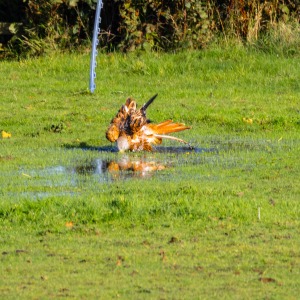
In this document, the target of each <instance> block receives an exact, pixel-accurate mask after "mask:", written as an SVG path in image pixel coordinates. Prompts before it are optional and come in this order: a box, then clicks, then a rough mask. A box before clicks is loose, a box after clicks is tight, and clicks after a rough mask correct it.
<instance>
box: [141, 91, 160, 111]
mask: <svg viewBox="0 0 300 300" xmlns="http://www.w3.org/2000/svg"><path fill="white" fill-rule="evenodd" d="M157 95H158V94H155V95H154V96H153V97H151V98H150V99H149V100H148V101H147V102H146V103H145V104H144V105H143V106H142V107H141V111H142V112H143V113H144V112H145V111H146V109H147V108H148V106H149V105H150V104H151V103H152V102H153V101H154V99H155V98H156V97H157Z"/></svg>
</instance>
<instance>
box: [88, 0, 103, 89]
mask: <svg viewBox="0 0 300 300" xmlns="http://www.w3.org/2000/svg"><path fill="white" fill-rule="evenodd" d="M102 7H103V4H102V0H98V2H97V7H96V14H95V21H94V31H93V41H92V52H91V62H90V86H89V88H90V92H91V93H93V92H94V91H95V88H96V84H95V78H96V71H95V69H96V66H97V62H96V57H97V54H98V51H97V46H98V44H99V40H98V35H99V33H100V23H101V16H100V13H101V8H102Z"/></svg>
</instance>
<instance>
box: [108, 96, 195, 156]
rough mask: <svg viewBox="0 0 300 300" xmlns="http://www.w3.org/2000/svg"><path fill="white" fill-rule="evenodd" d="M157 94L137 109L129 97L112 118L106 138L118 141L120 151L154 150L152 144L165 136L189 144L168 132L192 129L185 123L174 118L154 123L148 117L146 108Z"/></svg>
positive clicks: (159, 141) (160, 141)
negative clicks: (176, 121)
mask: <svg viewBox="0 0 300 300" xmlns="http://www.w3.org/2000/svg"><path fill="white" fill-rule="evenodd" d="M156 96H157V94H156V95H154V96H153V97H152V98H151V99H150V100H149V101H147V102H146V103H145V104H144V105H143V106H142V107H141V108H140V109H137V105H136V102H135V101H134V100H133V99H132V98H128V99H127V100H126V102H125V105H122V107H121V108H120V109H119V111H118V113H117V115H116V116H115V117H114V118H113V119H112V120H111V122H110V125H109V127H108V129H107V131H106V138H107V139H108V140H109V141H110V142H117V147H118V150H119V151H126V150H130V151H142V150H146V151H152V146H151V145H152V144H154V145H157V144H161V143H162V139H163V138H165V139H172V140H176V141H178V142H181V143H185V144H188V143H187V142H185V141H184V140H182V139H179V138H176V137H173V136H169V135H168V134H170V133H173V132H179V131H182V130H186V129H190V127H188V126H185V125H184V124H183V123H174V122H173V121H172V120H167V121H164V122H161V123H159V124H152V123H150V120H149V119H147V116H146V109H147V108H148V106H149V105H150V104H151V103H152V102H153V100H154V99H155V98H156Z"/></svg>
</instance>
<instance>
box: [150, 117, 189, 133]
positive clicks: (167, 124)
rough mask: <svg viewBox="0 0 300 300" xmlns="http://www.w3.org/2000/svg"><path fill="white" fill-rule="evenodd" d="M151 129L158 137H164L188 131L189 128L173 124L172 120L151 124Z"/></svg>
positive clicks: (180, 124) (181, 124)
mask: <svg viewBox="0 0 300 300" xmlns="http://www.w3.org/2000/svg"><path fill="white" fill-rule="evenodd" d="M149 126H151V129H152V130H153V131H154V132H155V134H158V135H165V134H169V133H173V132H179V131H183V130H187V129H190V128H191V127H189V126H186V125H184V124H183V123H174V122H173V121H172V120H167V121H164V122H161V123H159V124H153V125H152V124H151V125H149Z"/></svg>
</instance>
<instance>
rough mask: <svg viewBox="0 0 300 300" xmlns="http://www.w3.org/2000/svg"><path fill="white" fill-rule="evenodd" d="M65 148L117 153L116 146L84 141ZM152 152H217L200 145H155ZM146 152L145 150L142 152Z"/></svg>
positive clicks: (65, 145) (215, 149)
mask: <svg viewBox="0 0 300 300" xmlns="http://www.w3.org/2000/svg"><path fill="white" fill-rule="evenodd" d="M63 147H64V148H66V149H81V150H89V151H98V152H107V153H117V152H118V149H117V147H115V146H113V145H107V146H101V147H95V146H92V145H89V144H88V143H86V142H81V143H80V144H77V145H74V144H64V145H63ZM153 152H154V153H204V152H218V150H217V148H200V147H189V146H179V147H175V146H157V147H155V148H154V149H153ZM144 153H147V152H144Z"/></svg>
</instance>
